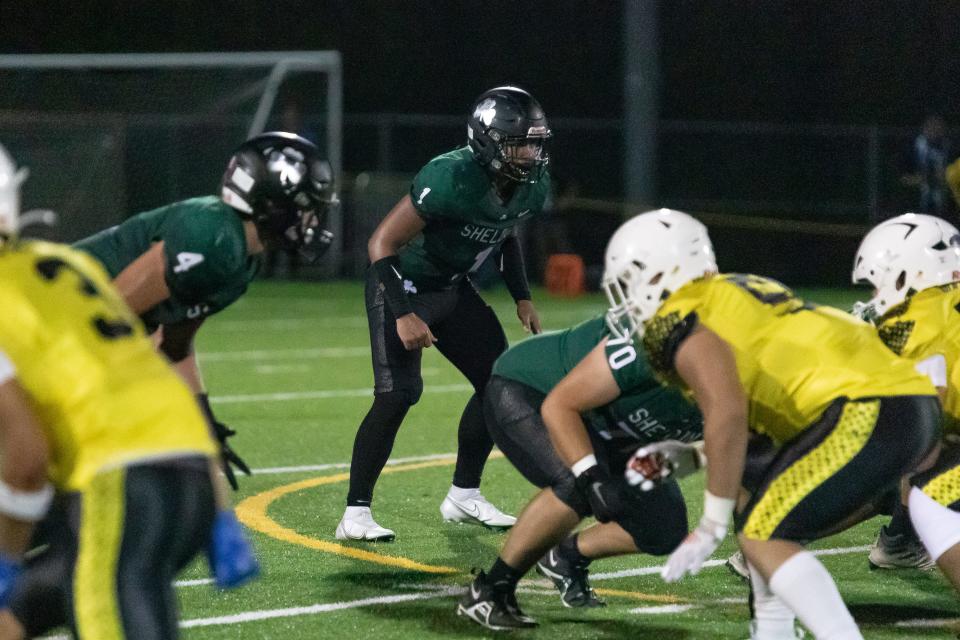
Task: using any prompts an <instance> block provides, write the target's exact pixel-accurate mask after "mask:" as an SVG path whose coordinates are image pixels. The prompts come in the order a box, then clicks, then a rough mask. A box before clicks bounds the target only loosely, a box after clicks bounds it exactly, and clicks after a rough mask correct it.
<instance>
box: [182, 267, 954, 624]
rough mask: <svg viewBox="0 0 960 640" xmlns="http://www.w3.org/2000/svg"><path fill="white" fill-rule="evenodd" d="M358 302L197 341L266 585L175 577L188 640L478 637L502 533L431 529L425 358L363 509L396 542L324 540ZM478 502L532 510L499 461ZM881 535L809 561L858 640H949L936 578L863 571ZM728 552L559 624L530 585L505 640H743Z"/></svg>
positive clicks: (339, 477)
mask: <svg viewBox="0 0 960 640" xmlns="http://www.w3.org/2000/svg"><path fill="white" fill-rule="evenodd" d="M801 294H803V295H805V296H807V297H808V298H810V299H812V300H814V301H818V302H823V303H828V304H835V305H837V306H841V307H843V306H847V305H848V304H849V303H850V302H851V301H852V299H853V295H852V294H851V292H847V291H827V290H816V291H802V292H801ZM484 295H485V297H486V298H487V299H488V300H489V301H490V302H491V304H492V305H493V307H494V308H495V310H496V311H497V313H498V315H499V316H500V318H501V320H502V322H503V323H504V326H505V328H506V330H507V335H508V338H509V339H510V341H511V343H512V342H515V341H517V340H520V339H522V337H523V333H522V331H521V330H520V326H519V322H518V321H517V320H516V316H515V314H514V310H513V305H512V303H511V301H510V300H509V297H508V296H507V294H506V293H505V292H504V291H499V290H495V291H493V292H488V293H485V294H484ZM362 300H363V297H362V285H361V283H359V282H337V283H319V284H314V283H309V284H307V283H275V282H261V283H256V284H255V286H254V287H252V289H251V291H250V292H249V293H248V294H247V296H246V297H245V298H243V299H242V300H241V301H239V302H238V303H237V304H235V305H234V306H233V307H231V308H230V309H228V310H227V311H225V312H223V313H222V314H220V315H218V316H215V317H214V318H212V319H211V320H209V321H208V322H207V325H206V326H205V327H204V329H203V330H202V331H201V332H200V339H199V352H200V357H201V364H202V367H203V371H204V376H205V378H206V382H207V386H208V388H209V391H210V394H211V396H212V400H213V404H214V408H215V410H216V411H217V415H218V417H220V418H221V419H222V420H223V421H224V422H225V423H227V424H228V425H230V426H231V427H233V428H235V429H236V430H237V431H238V435H237V436H236V438H234V440H233V446H234V448H235V449H236V450H237V451H238V452H240V453H241V455H242V456H243V457H244V458H245V459H246V460H247V462H248V463H250V465H251V466H252V467H254V468H255V469H256V473H255V474H254V476H253V477H250V478H247V477H242V476H241V477H240V483H241V491H240V492H239V494H237V495H236V496H235V498H236V501H237V504H238V514H239V516H240V518H241V520H242V521H243V522H244V523H245V524H247V526H248V527H251V529H252V530H253V531H252V533H251V537H252V539H253V541H254V543H255V545H256V547H257V550H258V554H259V555H260V557H261V560H262V563H263V566H264V570H265V571H264V575H263V577H262V578H261V579H260V580H259V581H258V582H256V583H254V584H252V585H250V586H248V587H246V588H244V589H241V590H238V591H234V592H228V593H222V594H221V593H217V592H216V591H215V590H214V589H213V588H212V587H211V586H210V585H209V581H208V580H206V578H207V572H206V567H205V565H202V564H198V565H197V566H195V567H191V568H190V569H189V570H188V571H186V572H185V573H184V575H182V576H181V580H180V582H179V583H178V589H177V591H178V595H179V597H180V600H181V607H182V611H181V617H182V620H183V623H182V626H183V627H184V628H185V631H184V637H186V638H190V639H197V640H200V639H204V640H206V639H216V638H230V639H240V638H244V639H245V638H250V639H253V638H257V639H260V638H263V639H267V638H278V639H279V638H283V639H284V640H294V639H299V638H349V637H376V638H378V640H379V639H381V638H384V639H385V638H423V637H452V636H457V637H465V638H470V637H486V636H488V632H485V631H484V630H483V629H481V628H480V627H477V626H475V625H472V624H470V623H468V622H466V621H464V620H462V619H458V618H457V617H456V616H455V615H454V613H453V609H454V598H455V596H456V594H457V593H459V591H460V590H461V589H462V588H463V587H465V585H466V584H467V583H468V582H469V571H470V569H471V568H472V567H483V568H485V567H487V566H488V565H489V564H490V563H491V561H492V560H493V559H494V557H495V556H496V553H497V550H498V549H499V545H500V543H501V540H502V534H499V533H496V532H492V531H487V530H485V529H482V528H479V527H471V526H466V525H450V524H445V523H443V522H441V520H440V515H439V511H438V507H439V504H440V501H441V500H442V499H443V496H444V494H445V492H446V490H447V488H448V486H449V483H450V476H451V473H452V468H453V452H454V451H455V450H456V425H457V422H458V419H459V415H460V412H461V410H462V408H463V406H464V403H465V402H466V400H467V398H468V397H469V394H470V389H469V386H468V385H467V384H466V381H465V379H464V378H463V377H462V376H461V375H460V374H459V373H458V372H457V371H456V370H455V369H453V367H452V366H451V365H449V364H448V363H447V362H446V361H445V360H444V359H443V358H442V357H441V356H440V355H439V354H438V353H437V352H436V351H435V350H432V349H431V350H428V351H427V352H426V353H425V356H424V372H423V373H424V381H425V392H424V394H423V399H422V400H421V402H420V403H419V404H418V405H417V406H416V407H414V408H413V409H412V410H411V412H410V414H409V415H408V417H407V419H406V421H405V423H404V425H403V428H402V429H401V431H400V434H399V436H398V438H397V442H396V446H395V447H394V451H393V459H392V460H391V463H390V465H389V466H388V468H387V472H386V473H385V474H384V476H383V477H382V478H381V481H380V484H379V485H378V488H377V494H376V499H375V501H374V513H375V514H376V516H377V518H378V520H379V521H380V522H381V523H382V524H384V525H385V526H388V527H390V528H393V529H395V530H396V531H397V541H396V542H394V543H388V544H379V545H376V544H352V545H340V544H337V541H335V540H334V539H333V529H334V527H335V526H336V523H337V521H338V519H339V517H340V515H341V513H342V509H343V503H344V497H345V495H346V484H345V482H346V480H347V478H348V473H349V460H350V452H351V447H352V443H353V435H354V432H355V430H356V427H357V425H358V424H359V422H360V419H361V418H362V417H363V415H364V414H365V413H366V410H367V409H368V407H369V402H370V397H371V390H370V387H371V385H372V375H371V371H370V362H369V357H370V356H369V348H368V338H367V329H366V322H365V316H364V310H363V301H362ZM535 302H536V303H537V304H538V308H539V309H540V313H541V318H542V319H543V321H544V325H545V328H547V329H560V328H564V327H566V326H569V325H571V324H574V323H576V322H579V321H580V320H583V319H586V318H588V317H591V316H592V315H593V314H595V313H599V312H601V311H602V310H603V308H604V300H603V298H602V296H599V295H590V296H584V297H581V298H578V299H575V300H562V299H555V298H551V297H549V296H547V295H546V294H545V293H544V292H542V291H537V292H535ZM483 490H484V493H485V494H486V495H487V496H488V497H489V498H490V499H491V500H492V501H493V502H495V503H496V504H497V505H498V506H500V507H501V508H503V509H504V510H507V511H512V512H514V513H516V512H517V511H519V509H520V508H521V507H522V506H523V504H524V503H525V502H526V500H527V499H528V498H529V497H530V496H531V495H532V493H533V488H532V487H531V486H530V485H528V484H527V483H526V482H525V481H524V480H523V479H522V478H521V477H520V476H519V474H517V473H516V472H515V471H514V470H513V469H512V468H511V467H510V465H509V463H508V462H506V461H505V460H504V459H502V456H499V455H495V457H493V458H491V460H490V462H489V463H488V466H487V472H486V475H485V479H484V487H483ZM684 493H685V495H686V496H687V499H688V504H689V507H690V513H691V514H693V515H692V518H696V517H697V516H698V515H699V512H700V496H701V494H702V479H701V478H691V479H689V480H688V481H687V482H686V483H685V485H684ZM878 525H879V521H872V522H869V523H865V524H863V525H860V526H859V527H857V528H855V529H853V530H851V531H848V532H845V533H844V534H842V535H840V536H836V537H833V538H830V539H827V540H824V541H821V543H819V544H817V545H816V546H815V547H814V548H816V549H818V550H819V552H820V553H823V554H825V555H824V558H823V559H824V563H825V564H826V566H827V568H828V569H829V570H830V571H831V572H832V573H833V574H834V576H835V577H836V578H837V582H838V584H839V586H840V589H841V592H842V593H843V594H844V597H845V599H846V600H847V602H848V603H849V604H850V605H851V608H852V610H853V613H854V616H855V617H856V618H857V619H858V621H860V623H861V624H862V626H863V629H864V633H865V635H866V637H867V638H878V639H879V638H882V639H892V638H931V639H932V638H957V637H958V632H960V607H958V604H957V601H956V598H955V597H954V595H953V592H952V591H951V590H950V588H949V587H948V585H947V583H946V581H945V580H944V579H942V578H941V577H940V576H939V575H938V574H936V573H925V572H918V571H902V572H893V573H890V572H886V573H877V572H870V571H868V570H867V562H866V551H865V549H866V548H867V545H869V544H870V543H871V542H872V539H873V537H874V535H875V532H876V528H877V527H878ZM732 550H733V543H732V538H731V539H728V541H727V542H726V543H725V544H724V545H723V546H722V547H721V550H720V551H719V552H718V553H717V554H716V555H715V556H714V560H712V561H711V563H710V566H708V568H706V569H705V570H704V572H703V573H702V574H701V575H699V576H697V577H695V578H692V579H690V578H688V579H686V580H684V581H682V582H681V583H679V584H677V585H669V586H668V585H665V584H664V583H663V582H662V581H661V580H660V578H659V576H658V575H656V567H657V566H659V565H660V564H661V563H662V559H658V558H654V557H650V556H636V557H631V558H627V559H610V560H605V561H600V562H597V563H595V564H594V566H593V567H592V573H593V578H594V580H595V583H596V587H597V589H598V592H599V593H601V594H602V596H603V597H604V598H605V599H606V600H607V601H608V604H609V606H608V607H606V608H605V609H600V610H592V611H588V612H580V611H577V610H571V609H564V608H563V607H562V606H561V605H560V603H559V598H558V597H557V596H556V594H555V592H554V591H553V590H552V589H551V588H550V585H549V584H548V583H546V582H545V581H542V580H537V579H533V578H538V577H539V576H536V575H533V574H531V575H530V576H528V578H530V579H528V580H527V581H526V582H524V583H522V587H523V588H522V591H521V595H520V597H521V603H522V604H523V606H524V608H525V610H526V611H527V613H528V614H530V615H533V616H534V617H536V618H537V619H538V620H540V622H541V623H542V626H541V627H540V628H539V629H537V630H532V631H530V632H521V633H518V634H517V636H518V637H520V636H522V637H524V638H555V637H562V638H565V639H567V638H569V639H576V638H614V637H628V636H629V637H632V638H637V639H643V638H651V639H653V638H656V639H658V640H681V639H688V638H689V639H693V638H716V639H723V640H727V639H729V640H743V638H745V637H746V636H747V635H748V634H747V630H746V629H747V626H746V625H747V620H748V612H747V605H746V598H747V588H746V585H745V583H743V582H741V581H740V580H739V579H737V578H735V577H734V576H732V575H731V574H730V573H729V572H728V571H727V570H726V569H725V568H724V567H723V566H722V559H723V558H725V557H726V556H727V555H729V553H730V552H732Z"/></svg>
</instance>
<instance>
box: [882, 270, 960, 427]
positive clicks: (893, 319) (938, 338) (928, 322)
mask: <svg viewBox="0 0 960 640" xmlns="http://www.w3.org/2000/svg"><path fill="white" fill-rule="evenodd" d="M877 324H878V326H877V331H878V332H879V334H880V339H881V340H883V342H884V343H885V344H886V345H887V346H888V347H890V349H891V350H892V351H893V352H894V353H896V354H897V355H900V356H904V357H906V358H910V359H912V360H926V359H927V358H930V357H932V356H936V355H942V356H943V357H944V359H945V360H946V363H947V396H946V398H945V400H944V403H943V413H944V429H945V430H948V431H958V430H960V367H958V366H955V365H956V364H957V362H958V361H960V282H954V283H952V284H945V285H942V286H938V287H930V288H929V289H924V290H923V291H921V292H919V293H917V294H915V295H913V296H911V297H909V298H907V299H906V300H905V301H904V302H902V303H901V304H899V305H897V306H895V307H892V308H890V309H889V310H888V311H887V312H886V313H885V314H884V315H883V317H882V318H880V320H879V322H878V323H877Z"/></svg>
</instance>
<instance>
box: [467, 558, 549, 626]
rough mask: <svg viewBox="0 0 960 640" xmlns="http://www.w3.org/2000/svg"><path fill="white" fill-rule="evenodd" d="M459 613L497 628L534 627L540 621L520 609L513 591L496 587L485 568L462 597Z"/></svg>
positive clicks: (483, 624)
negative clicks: (499, 589) (491, 582)
mask: <svg viewBox="0 0 960 640" xmlns="http://www.w3.org/2000/svg"><path fill="white" fill-rule="evenodd" d="M457 615H460V616H463V617H465V618H469V619H470V620H473V621H474V622H476V623H477V624H479V625H480V626H481V627H486V628H487V629H492V630H493V631H511V630H513V629H532V628H533V627H536V626H537V621H536V620H534V619H533V618H531V617H530V616H527V615H524V613H523V612H522V611H520V606H519V605H518V604H517V596H516V595H515V594H514V593H513V592H512V591H509V592H505V591H498V590H496V589H494V588H493V585H492V584H490V581H489V580H488V579H487V575H486V574H485V573H484V572H483V571H481V572H480V573H478V574H477V577H476V578H474V580H473V582H471V583H470V588H469V589H467V592H466V593H465V594H463V597H462V598H460V602H459V603H458V604H457Z"/></svg>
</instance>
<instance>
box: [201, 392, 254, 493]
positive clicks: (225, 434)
mask: <svg viewBox="0 0 960 640" xmlns="http://www.w3.org/2000/svg"><path fill="white" fill-rule="evenodd" d="M197 402H199V403H200V408H201V409H202V410H203V415H204V416H205V417H206V418H207V423H208V424H209V425H210V427H211V428H212V429H213V435H215V436H216V438H217V441H218V442H219V443H220V464H221V465H222V466H223V475H225V476H227V482H229V483H230V486H231V487H233V490H234V491H236V490H237V489H239V488H240V485H238V484H237V476H236V475H234V473H233V467H236V468H237V469H239V470H240V471H243V472H244V473H245V474H247V475H248V476H249V475H252V474H253V472H252V471H250V467H248V466H247V463H246V462H244V461H243V460H242V459H241V458H240V456H238V455H237V453H236V452H235V451H234V450H233V449H231V448H230V445H229V444H227V438H229V437H230V436H235V435H237V432H236V431H234V430H233V429H231V428H230V427H228V426H227V425H225V424H223V423H222V422H220V421H218V420H217V419H216V418H215V417H214V416H213V409H211V408H210V398H208V397H207V394H205V393H199V394H197ZM231 465H233V467H231Z"/></svg>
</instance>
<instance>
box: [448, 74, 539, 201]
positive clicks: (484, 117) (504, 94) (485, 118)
mask: <svg viewBox="0 0 960 640" xmlns="http://www.w3.org/2000/svg"><path fill="white" fill-rule="evenodd" d="M552 135H553V134H552V133H551V132H550V127H549V126H548V125H547V116H546V115H545V114H544V113H543V109H542V108H541V107H540V103H539V102H537V100H536V99H535V98H534V97H533V96H531V95H530V94H529V93H527V92H526V91H524V90H523V89H520V88H519V87H497V88H495V89H490V90H489V91H486V92H484V93H483V94H482V95H481V96H480V97H479V98H477V100H476V102H475V103H474V105H473V111H472V112H471V114H470V119H469V120H468V122H467V144H469V145H470V149H472V150H473V155H474V157H475V158H476V159H477V161H478V162H479V163H480V164H481V165H483V166H484V167H488V168H489V170H490V171H491V172H493V173H494V174H495V175H500V176H503V177H505V178H508V179H510V180H514V181H516V182H536V181H537V179H538V177H539V175H540V172H541V170H542V168H543V167H544V166H545V165H546V164H547V162H549V160H550V156H549V155H548V154H547V150H546V147H545V144H546V141H547V140H548V139H550V137H551V136H552Z"/></svg>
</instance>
